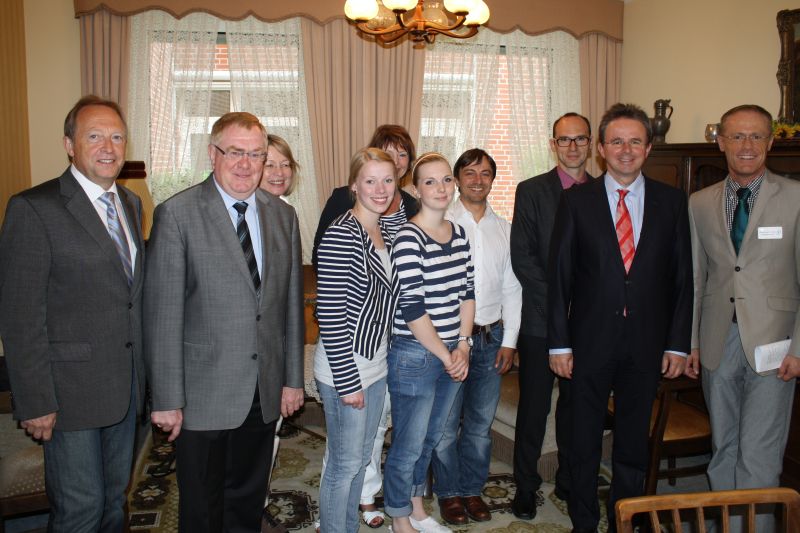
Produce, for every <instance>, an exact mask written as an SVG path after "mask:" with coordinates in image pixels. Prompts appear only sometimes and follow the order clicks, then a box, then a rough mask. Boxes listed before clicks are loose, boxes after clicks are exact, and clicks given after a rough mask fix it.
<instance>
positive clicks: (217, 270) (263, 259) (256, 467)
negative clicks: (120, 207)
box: [145, 113, 304, 533]
mask: <svg viewBox="0 0 800 533" xmlns="http://www.w3.org/2000/svg"><path fill="white" fill-rule="evenodd" d="M266 152H267V133H266V130H265V129H264V127H263V126H262V125H261V123H260V122H259V121H258V118H256V117H255V116H253V115H251V114H250V113H228V114H225V115H223V116H222V117H221V118H220V119H219V120H217V122H216V123H215V124H214V126H213V128H212V130H211V144H209V146H208V154H209V157H210V158H211V163H212V166H213V169H214V171H213V173H212V174H211V175H210V176H209V177H208V179H206V180H205V181H204V182H202V183H199V184H198V185H195V186H194V187H190V188H189V189H186V190H185V191H183V192H180V193H178V194H176V195H175V196H173V197H172V198H170V199H169V200H167V201H165V202H164V203H162V204H161V205H159V206H158V208H157V209H156V212H155V216H154V224H153V233H152V236H151V239H150V244H149V247H148V264H147V282H146V284H145V309H146V312H145V316H146V317H147V318H146V320H145V346H146V348H145V360H146V364H147V370H148V377H149V380H150V384H151V388H152V393H153V413H152V417H151V418H152V421H153V423H154V424H155V425H156V426H157V427H159V428H161V429H163V430H164V431H167V432H169V433H170V436H169V439H170V440H173V439H175V438H176V437H177V475H178V488H179V490H180V501H179V513H180V515H179V530H180V531H181V532H183V533H214V532H218V531H229V532H237V533H241V532H251V533H252V532H256V531H260V522H261V513H262V509H263V506H264V501H265V499H266V494H267V479H268V472H269V466H270V461H271V458H272V447H273V439H274V435H275V423H276V420H277V418H278V416H279V415H281V414H282V415H283V416H289V415H291V414H292V413H293V412H294V411H295V410H296V409H298V408H299V407H300V406H301V405H302V402H303V337H304V331H303V330H304V322H303V274H302V263H301V259H300V234H299V229H298V222H297V215H296V213H295V212H294V209H293V208H292V207H291V206H290V205H288V204H287V203H285V202H283V201H281V200H280V199H279V198H276V197H274V196H271V195H270V194H267V193H265V192H264V191H263V190H261V189H259V188H258V183H259V180H260V179H261V172H262V170H263V166H264V160H265V159H266Z"/></svg>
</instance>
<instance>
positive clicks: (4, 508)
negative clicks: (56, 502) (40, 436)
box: [0, 392, 50, 533]
mask: <svg viewBox="0 0 800 533" xmlns="http://www.w3.org/2000/svg"><path fill="white" fill-rule="evenodd" d="M0 417H3V420H2V425H3V427H4V431H6V432H7V434H6V435H5V437H4V438H5V439H7V440H8V441H9V442H8V443H7V444H8V449H7V450H6V451H5V453H3V455H2V457H0V533H3V531H5V523H4V521H5V519H6V518H9V517H12V516H16V515H22V514H30V513H36V512H44V511H47V510H48V509H50V502H49V501H48V500H47V494H45V490H44V454H43V453H42V447H41V446H40V445H38V444H36V443H35V442H33V440H31V439H30V438H28V437H26V436H19V435H16V434H14V435H12V433H13V432H17V431H20V432H21V431H22V430H21V429H17V428H16V427H15V426H16V423H15V422H13V421H11V396H10V393H9V392H0ZM6 417H7V419H6Z"/></svg>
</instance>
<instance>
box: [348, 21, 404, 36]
mask: <svg viewBox="0 0 800 533" xmlns="http://www.w3.org/2000/svg"><path fill="white" fill-rule="evenodd" d="M356 27H357V28H358V29H359V30H360V31H363V32H364V33H368V34H370V35H386V34H387V33H394V32H396V31H399V32H402V33H406V32H408V28H407V27H405V26H401V25H400V24H392V25H391V26H389V27H387V28H380V29H377V30H373V29H372V28H370V27H368V26H367V23H366V22H358V23H356Z"/></svg>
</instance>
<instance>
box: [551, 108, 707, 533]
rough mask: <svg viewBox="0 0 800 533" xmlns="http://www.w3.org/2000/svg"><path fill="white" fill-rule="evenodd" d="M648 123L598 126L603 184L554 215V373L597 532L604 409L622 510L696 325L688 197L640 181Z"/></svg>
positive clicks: (580, 508)
mask: <svg viewBox="0 0 800 533" xmlns="http://www.w3.org/2000/svg"><path fill="white" fill-rule="evenodd" d="M651 138H652V130H651V128H650V121H649V119H648V118H647V115H645V113H644V112H643V111H642V110H641V109H640V108H639V107H636V106H633V105H629V104H615V105H613V106H612V107H611V108H609V110H608V111H606V113H605V115H603V119H602V120H601V122H600V128H599V142H598V150H599V151H600V155H602V156H603V158H604V159H605V160H606V164H607V166H608V171H607V172H606V174H605V176H604V177H603V179H598V180H596V181H593V182H590V183H587V184H586V185H584V186H581V187H574V188H572V189H570V190H568V191H566V192H565V193H564V194H563V195H562V197H561V203H560V204H559V207H558V211H557V212H556V222H555V228H554V230H553V237H552V242H551V247H550V264H549V269H548V298H549V305H548V309H549V313H550V314H549V322H548V329H547V331H548V345H549V348H550V367H551V368H552V369H553V371H554V372H555V373H556V374H558V375H559V376H560V377H562V378H567V379H571V380H572V383H571V387H570V389H571V391H570V392H571V396H570V400H571V402H570V403H571V412H570V420H571V424H570V428H571V430H572V431H571V433H572V434H571V437H572V438H571V440H570V443H571V445H570V447H569V453H568V457H569V466H570V495H569V514H570V518H571V519H572V524H573V527H574V529H573V531H575V532H584V531H596V528H597V523H598V521H599V519H600V510H599V506H598V503H597V474H598V470H599V466H600V454H601V441H602V436H603V423H604V420H605V414H606V405H607V402H608V397H609V394H610V393H611V392H612V391H613V393H614V404H615V414H614V451H613V456H612V468H613V471H612V480H611V491H610V493H609V498H608V521H609V527H610V530H612V531H615V530H616V528H615V527H614V526H613V523H614V504H615V502H616V501H617V500H619V499H622V498H627V497H631V496H639V495H641V494H642V492H643V490H644V478H645V471H646V466H647V459H648V450H647V437H648V433H649V422H650V411H651V408H652V404H653V400H654V398H655V394H656V390H657V388H658V381H659V377H660V376H661V375H664V377H666V378H674V377H676V376H678V375H680V374H681V373H682V372H683V369H684V365H685V362H686V354H687V353H688V352H689V345H690V338H691V326H692V292H693V280H692V267H691V246H690V239H689V221H688V214H687V202H686V195H685V194H684V193H683V192H682V191H680V190H678V189H675V188H672V187H669V186H667V185H664V184H662V183H659V182H657V181H654V180H652V179H649V178H646V177H644V176H643V175H642V172H641V168H642V165H643V164H644V161H645V159H646V158H647V154H648V153H649V152H650V148H651Z"/></svg>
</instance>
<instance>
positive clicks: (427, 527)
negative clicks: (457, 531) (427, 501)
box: [408, 516, 453, 533]
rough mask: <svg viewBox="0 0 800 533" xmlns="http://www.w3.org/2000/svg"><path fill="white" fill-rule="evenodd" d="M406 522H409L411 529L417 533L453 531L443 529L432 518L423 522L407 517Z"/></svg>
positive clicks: (445, 532) (447, 532)
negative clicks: (417, 532)
mask: <svg viewBox="0 0 800 533" xmlns="http://www.w3.org/2000/svg"><path fill="white" fill-rule="evenodd" d="M408 520H409V521H410V522H411V527H413V528H414V529H416V530H418V531H419V533H453V530H451V529H450V528H449V527H444V526H443V525H442V524H440V523H439V522H437V521H436V520H435V519H434V518H433V517H432V516H429V517H428V518H426V519H425V520H415V519H414V517H413V516H409V517H408Z"/></svg>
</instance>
